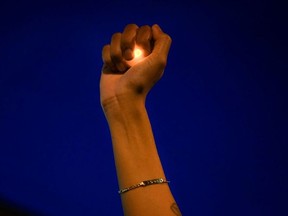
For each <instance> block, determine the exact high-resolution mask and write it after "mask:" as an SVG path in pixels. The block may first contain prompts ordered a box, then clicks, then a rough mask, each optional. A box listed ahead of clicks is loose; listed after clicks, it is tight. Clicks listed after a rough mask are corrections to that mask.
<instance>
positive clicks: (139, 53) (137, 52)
mask: <svg viewBox="0 0 288 216" xmlns="http://www.w3.org/2000/svg"><path fill="white" fill-rule="evenodd" d="M133 55H134V58H133V59H132V60H130V61H127V64H128V65H129V66H130V67H132V66H134V65H135V64H137V63H139V62H141V61H142V60H143V59H144V52H143V49H141V48H140V47H138V46H135V48H134V50H133Z"/></svg>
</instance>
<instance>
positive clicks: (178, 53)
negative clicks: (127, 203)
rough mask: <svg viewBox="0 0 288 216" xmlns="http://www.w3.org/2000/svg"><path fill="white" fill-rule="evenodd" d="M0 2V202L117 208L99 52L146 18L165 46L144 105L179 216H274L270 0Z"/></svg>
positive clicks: (39, 208)
mask: <svg viewBox="0 0 288 216" xmlns="http://www.w3.org/2000/svg"><path fill="white" fill-rule="evenodd" d="M276 6H277V8H276ZM0 10H1V11H0V16H1V20H0V24H1V30H0V198H1V199H2V200H3V202H8V203H11V205H12V206H19V207H20V208H25V209H28V210H29V211H33V212H37V213H38V214H42V215H51V216H54V215H55V216H58V215H59V216H60V215H61V216H63V215H71V216H73V215H75V216H76V215H121V214H122V209H121V202H120V198H119V195H118V194H117V190H118V184H117V178H116V172H115V167H114V159H113V154H112V146H111V140H110V134H109V130H108V126H107V123H106V120H105V117H104V115H103V113H102V110H101V106H100V103H99V101H100V99H99V89H98V88H99V78H100V71H101V66H102V60H101V49H102V46H103V45H105V44H107V43H109V41H110V37H111V35H112V34H113V33H115V32H118V31H122V30H123V28H124V27H125V25H126V24H128V23H136V24H138V25H139V26H141V25H144V24H148V25H152V24H154V23H158V24H159V25H160V26H161V27H162V28H163V30H164V31H165V32H167V33H168V34H169V35H170V36H171V37H172V39H173V44H172V47H171V52H170V54H169V59H168V65H167V68H166V71H165V75H164V77H163V79H162V80H161V81H160V82H159V83H158V84H157V85H156V86H155V88H154V89H153V90H152V92H151V93H150V95H149V97H148V99H147V109H148V112H149V114H150V118H151V123H152V126H153V130H154V133H155V139H156V142H157V146H158V150H159V154H160V157H161V159H162V163H163V166H164V169H165V171H166V175H167V178H168V179H169V180H171V184H170V186H171V189H172V192H173V194H174V196H175V198H176V200H177V202H178V204H179V207H180V209H181V210H182V213H183V215H193V216H194V215H199V216H200V215H201V216H203V215H209V216H210V215H217V216H218V215H219V216H224V215H227V216H228V215H229V216H230V215H234V216H237V215H239V216H240V215H241V216H243V215H245V216H248V215H251V216H252V215H253V216H255V215H261V216H264V215H273V216H274V215H287V214H288V210H287V202H288V195H287V194H288V187H287V182H288V171H287V155H286V153H287V144H288V142H287V129H288V127H287V105H286V103H287V94H286V93H287V86H286V85H287V79H286V78H285V73H287V58H286V57H285V55H284V53H287V49H286V48H285V44H287V43H286V39H287V35H285V32H284V30H283V28H284V26H283V23H284V21H283V20H285V18H286V17H287V15H286V14H285V13H284V9H283V8H282V6H281V5H280V6H279V5H276V3H274V5H273V4H268V3H265V2H264V1H253V2H252V1H250V2H249V1H211V2H210V1H191V2H187V1H182V2H181V1H164V0H163V1H162V0H159V1H154V2H152V1H151V2H149V1H145V2H144V1H143V2H138V1H135V2H132V1H131V2H123V1H113V2H112V1H103V2H96V1H83V2H81V3H75V2H71V1H70V2H64V1H58V2H52V1H47V2H45V1H35V2H27V1H6V2H5V1H1V3H0ZM276 10H277V11H276ZM286 27H287V26H286Z"/></svg>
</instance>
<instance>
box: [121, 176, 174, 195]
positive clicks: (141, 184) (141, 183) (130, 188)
mask: <svg viewBox="0 0 288 216" xmlns="http://www.w3.org/2000/svg"><path fill="white" fill-rule="evenodd" d="M169 182H170V181H167V180H165V179H163V178H158V179H152V180H147V181H142V182H140V183H138V184H135V185H132V186H130V187H128V188H124V189H121V190H119V191H118V193H119V194H123V193H125V192H128V191H130V190H133V189H136V188H139V187H146V186H149V185H153V184H163V183H169Z"/></svg>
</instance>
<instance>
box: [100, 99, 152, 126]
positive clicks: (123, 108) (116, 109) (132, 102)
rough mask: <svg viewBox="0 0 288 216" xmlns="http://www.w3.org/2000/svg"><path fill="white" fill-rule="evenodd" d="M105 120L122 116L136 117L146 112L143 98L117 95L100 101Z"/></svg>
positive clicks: (121, 117) (112, 119)
mask: <svg viewBox="0 0 288 216" xmlns="http://www.w3.org/2000/svg"><path fill="white" fill-rule="evenodd" d="M101 104H102V109H103V112H104V114H105V116H106V119H107V121H108V122H109V121H114V120H117V119H118V120H119V119H123V117H124V118H137V117H139V116H140V114H141V113H143V112H146V108H145V98H144V97H143V98H142V97H136V96H127V95H118V96H115V97H112V98H109V99H107V100H105V101H102V102H101Z"/></svg>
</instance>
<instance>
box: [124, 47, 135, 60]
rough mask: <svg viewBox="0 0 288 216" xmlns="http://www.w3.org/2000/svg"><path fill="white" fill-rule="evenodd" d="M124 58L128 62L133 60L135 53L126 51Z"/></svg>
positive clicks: (129, 50)
mask: <svg viewBox="0 0 288 216" xmlns="http://www.w3.org/2000/svg"><path fill="white" fill-rule="evenodd" d="M124 58H125V59H126V60H131V59H133V52H132V50H131V49H126V50H125V52H124Z"/></svg>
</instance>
